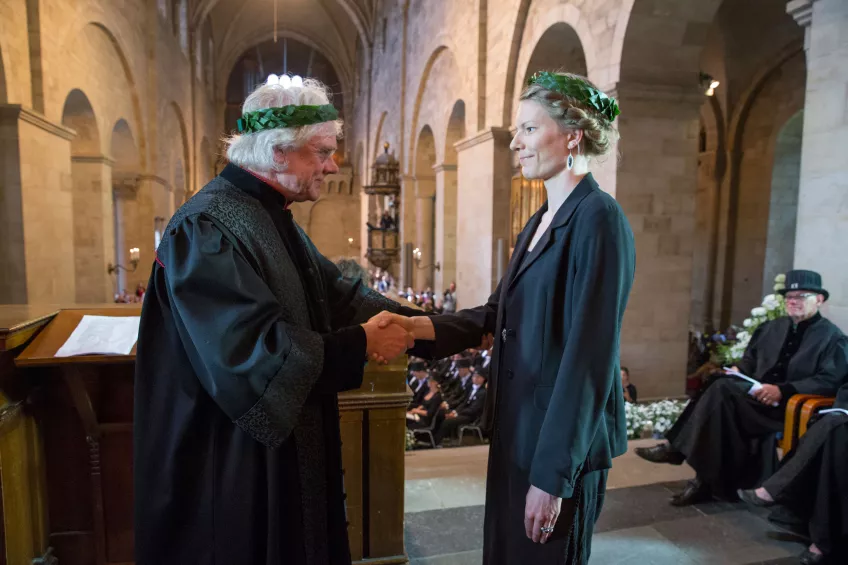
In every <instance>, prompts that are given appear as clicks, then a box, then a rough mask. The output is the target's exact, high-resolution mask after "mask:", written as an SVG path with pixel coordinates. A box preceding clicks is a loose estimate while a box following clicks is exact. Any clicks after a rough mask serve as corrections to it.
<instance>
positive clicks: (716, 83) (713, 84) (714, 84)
mask: <svg viewBox="0 0 848 565" xmlns="http://www.w3.org/2000/svg"><path fill="white" fill-rule="evenodd" d="M720 84H721V83H720V82H719V81H717V80H714V81H712V82H711V83H710V88H712V89H713V90H715V89H716V88H718V85H720Z"/></svg>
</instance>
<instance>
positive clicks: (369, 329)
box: [362, 312, 436, 365]
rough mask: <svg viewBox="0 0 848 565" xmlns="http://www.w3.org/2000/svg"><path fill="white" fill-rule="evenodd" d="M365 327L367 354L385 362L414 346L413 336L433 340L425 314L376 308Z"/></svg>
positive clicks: (433, 334) (377, 360) (429, 323)
mask: <svg viewBox="0 0 848 565" xmlns="http://www.w3.org/2000/svg"><path fill="white" fill-rule="evenodd" d="M362 329H364V330H365V338H366V343H367V345H366V347H365V350H366V352H367V353H368V358H369V359H371V360H372V361H375V362H377V363H380V364H383V365H385V364H387V363H388V362H389V361H391V360H392V359H395V358H397V357H399V356H401V355H403V354H404V353H406V352H407V350H409V349H412V348H413V347H414V346H415V340H416V339H421V340H430V341H432V340H435V339H436V332H435V329H434V328H433V322H432V321H431V320H430V319H429V318H428V317H426V316H415V317H412V318H407V317H406V316H401V315H399V314H392V313H391V312H380V313H379V314H377V315H376V316H374V317H373V318H371V319H370V320H368V321H367V322H366V323H364V324H362Z"/></svg>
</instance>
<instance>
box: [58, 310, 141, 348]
mask: <svg viewBox="0 0 848 565" xmlns="http://www.w3.org/2000/svg"><path fill="white" fill-rule="evenodd" d="M140 320H141V318H140V317H139V316H83V317H82V320H80V323H79V324H78V325H77V327H76V329H75V330H74V331H73V333H71V336H70V337H69V338H68V341H66V342H65V344H64V345H62V347H60V348H59V351H57V352H56V357H72V356H74V355H129V354H130V353H131V352H132V348H133V345H135V342H136V341H138V325H139V322H140Z"/></svg>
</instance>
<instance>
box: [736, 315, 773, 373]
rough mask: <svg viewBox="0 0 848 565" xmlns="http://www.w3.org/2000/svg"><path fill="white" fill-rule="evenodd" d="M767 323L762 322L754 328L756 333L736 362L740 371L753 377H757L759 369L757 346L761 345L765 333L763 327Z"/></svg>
mask: <svg viewBox="0 0 848 565" xmlns="http://www.w3.org/2000/svg"><path fill="white" fill-rule="evenodd" d="M766 324H768V322H766ZM766 324H761V325H760V327H758V328H757V329H756V330H754V334H753V335H752V336H751V340H750V341H749V342H748V347H746V348H745V353H743V354H742V359H740V360H739V362H738V363H736V367H737V368H738V369H739V372H740V373H742V374H743V375H747V376H749V377H751V378H757V377H756V375H755V373H756V370H757V347H759V345H760V338H761V337H762V335H763V328H764V327H765V326H766Z"/></svg>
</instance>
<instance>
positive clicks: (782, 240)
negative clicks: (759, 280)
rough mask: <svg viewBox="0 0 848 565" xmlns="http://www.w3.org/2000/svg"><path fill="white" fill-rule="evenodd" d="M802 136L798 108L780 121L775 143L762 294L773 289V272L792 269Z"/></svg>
mask: <svg viewBox="0 0 848 565" xmlns="http://www.w3.org/2000/svg"><path fill="white" fill-rule="evenodd" d="M803 137H804V111H803V110H801V111H799V112H798V113H796V114H795V115H794V116H792V117H791V118H789V119H788V120H787V121H786V123H785V124H783V127H782V128H780V131H778V132H777V139H776V140H775V144H774V153H773V155H774V157H773V163H774V164H773V165H772V173H771V195H770V201H769V218H768V232H767V236H766V256H765V261H764V265H763V294H769V293H771V292H772V281H773V280H774V277H775V276H776V275H778V274H780V273H785V272H786V271H788V270H790V269H792V268H793V262H794V260H795V227H796V222H797V219H798V188H799V185H800V182H801V141H802V139H803Z"/></svg>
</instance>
